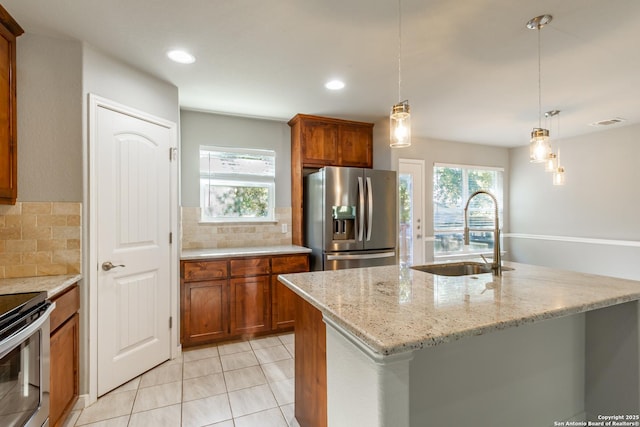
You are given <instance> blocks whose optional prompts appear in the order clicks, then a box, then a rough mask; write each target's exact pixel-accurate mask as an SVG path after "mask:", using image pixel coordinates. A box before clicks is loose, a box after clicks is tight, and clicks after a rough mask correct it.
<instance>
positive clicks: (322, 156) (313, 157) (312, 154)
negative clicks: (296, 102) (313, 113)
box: [301, 121, 338, 167]
mask: <svg viewBox="0 0 640 427" xmlns="http://www.w3.org/2000/svg"><path fill="white" fill-rule="evenodd" d="M301 132H302V164H303V166H305V167H306V166H311V167H322V166H331V165H335V164H336V161H337V160H338V126H337V125H335V124H334V123H323V122H317V121H305V122H304V123H303V125H302V128H301Z"/></svg>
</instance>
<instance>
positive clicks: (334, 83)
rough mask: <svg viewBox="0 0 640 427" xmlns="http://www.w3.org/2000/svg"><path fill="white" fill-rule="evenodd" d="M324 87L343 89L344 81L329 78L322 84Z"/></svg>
mask: <svg viewBox="0 0 640 427" xmlns="http://www.w3.org/2000/svg"><path fill="white" fill-rule="evenodd" d="M324 87H326V88H327V89H329V90H340V89H344V82H343V81H341V80H331V81H328V82H326V83H325V84H324Z"/></svg>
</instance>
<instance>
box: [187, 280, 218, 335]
mask: <svg viewBox="0 0 640 427" xmlns="http://www.w3.org/2000/svg"><path fill="white" fill-rule="evenodd" d="M228 288H229V286H228V283H227V281H226V280H208V281H203V282H184V283H183V284H182V310H181V312H182V319H181V329H182V334H181V335H182V344H183V345H185V346H188V345H193V344H199V343H204V342H209V341H213V340H216V339H219V338H224V337H226V336H228V335H229V295H228Z"/></svg>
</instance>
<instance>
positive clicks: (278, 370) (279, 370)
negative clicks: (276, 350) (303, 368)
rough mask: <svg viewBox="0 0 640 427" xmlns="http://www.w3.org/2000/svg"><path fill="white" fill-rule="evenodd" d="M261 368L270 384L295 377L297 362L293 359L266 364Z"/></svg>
mask: <svg viewBox="0 0 640 427" xmlns="http://www.w3.org/2000/svg"><path fill="white" fill-rule="evenodd" d="M260 367H261V368H262V371H263V372H264V375H265V377H267V381H269V382H274V381H283V380H288V379H289V378H293V377H294V376H295V362H294V360H293V359H284V360H279V361H277V362H272V363H265V364H262V365H260Z"/></svg>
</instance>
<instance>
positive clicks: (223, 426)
mask: <svg viewBox="0 0 640 427" xmlns="http://www.w3.org/2000/svg"><path fill="white" fill-rule="evenodd" d="M206 427H234V425H233V420H227V421H223V422H221V423H215V424H209V425H208V426H206Z"/></svg>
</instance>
